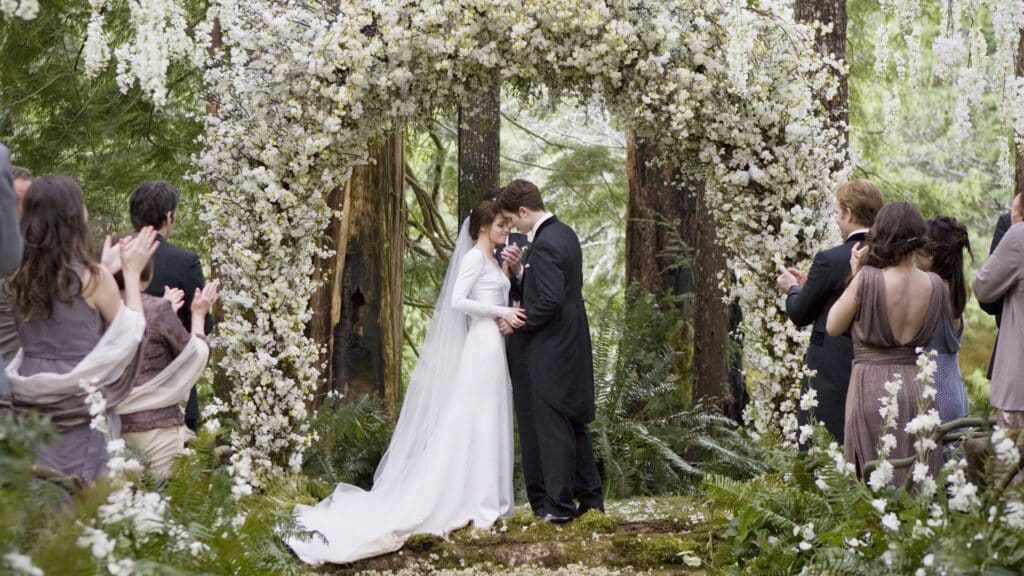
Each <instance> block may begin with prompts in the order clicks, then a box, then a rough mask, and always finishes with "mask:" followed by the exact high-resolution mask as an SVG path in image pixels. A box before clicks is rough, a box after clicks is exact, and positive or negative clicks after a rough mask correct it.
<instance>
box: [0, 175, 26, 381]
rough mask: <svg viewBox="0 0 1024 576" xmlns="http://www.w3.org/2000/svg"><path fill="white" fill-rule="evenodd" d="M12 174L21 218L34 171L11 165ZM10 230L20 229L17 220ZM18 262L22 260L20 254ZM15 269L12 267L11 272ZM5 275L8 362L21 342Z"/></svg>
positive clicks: (2, 339)
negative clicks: (22, 207) (15, 324)
mask: <svg viewBox="0 0 1024 576" xmlns="http://www.w3.org/2000/svg"><path fill="white" fill-rule="evenodd" d="M11 176H12V177H13V179H14V195H15V197H16V198H17V205H18V217H19V218H20V217H21V205H22V203H23V202H24V200H25V192H26V191H28V187H29V186H31V185H32V172H30V171H28V170H26V169H25V168H21V167H19V166H13V167H11ZM10 230H12V231H17V230H18V224H17V222H15V224H14V226H13V227H11V228H10ZM18 262H19V263H20V262H21V258H20V256H19V258H18ZM15 268H17V264H15ZM13 271H14V270H13V269H12V270H11V272H13ZM4 276H5V275H4V274H0V358H3V361H4V362H5V363H7V362H10V361H11V360H13V359H14V354H15V353H17V352H18V348H20V347H21V343H19V342H18V329H17V328H16V327H15V326H14V310H13V309H12V308H11V300H10V298H8V297H7V290H5V289H4ZM0 369H2V365H0ZM0 378H2V376H0Z"/></svg>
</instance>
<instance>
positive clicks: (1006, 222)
mask: <svg viewBox="0 0 1024 576" xmlns="http://www.w3.org/2000/svg"><path fill="white" fill-rule="evenodd" d="M1010 224H1011V218H1010V213H1009V212H1007V213H1005V214H1003V215H1002V216H1000V217H999V220H997V221H996V231H995V233H994V234H993V235H992V246H991V247H990V248H989V249H988V255H989V256H991V255H992V253H993V252H995V251H996V247H998V246H999V243H1000V242H1001V241H1002V240H1003V236H1005V235H1006V231H1007V230H1009V229H1010ZM978 305H979V306H981V309H982V310H984V311H985V312H988V313H989V314H990V315H992V316H995V317H996V340H995V342H993V344H992V358H991V359H989V361H988V373H987V374H986V376H987V377H988V379H989V380H991V379H992V366H993V365H994V364H995V360H996V348H998V347H999V328H1000V327H1001V325H1002V322H1003V299H1002V298H1000V299H998V300H996V301H995V302H981V301H978Z"/></svg>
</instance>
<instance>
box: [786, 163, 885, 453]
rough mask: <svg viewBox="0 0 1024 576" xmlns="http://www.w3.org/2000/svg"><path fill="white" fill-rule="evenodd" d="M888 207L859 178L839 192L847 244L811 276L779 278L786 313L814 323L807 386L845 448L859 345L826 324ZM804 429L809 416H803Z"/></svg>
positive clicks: (817, 263) (822, 255) (827, 254)
mask: <svg viewBox="0 0 1024 576" xmlns="http://www.w3.org/2000/svg"><path fill="white" fill-rule="evenodd" d="M881 209H882V194H881V192H879V190H878V188H877V187H875V185H874V184H871V183H870V182H867V181H865V180H856V181H853V182H848V183H846V184H843V185H842V186H840V187H839V188H838V189H837V190H836V209H835V214H836V222H837V223H838V224H839V230H840V232H842V234H843V238H844V239H845V241H844V242H843V243H842V244H841V245H839V246H836V247H835V248H831V249H829V250H825V251H823V252H819V253H817V254H815V256H814V261H813V263H812V264H811V270H810V272H808V273H807V274H804V273H803V272H801V271H799V270H796V269H794V268H789V269H782V270H780V271H779V272H780V273H779V276H778V278H777V282H778V286H779V290H780V291H781V292H782V293H783V294H787V296H786V314H787V315H788V316H789V319H790V320H791V321H792V322H793V323H794V324H796V325H797V326H799V327H801V328H802V327H804V326H807V325H808V324H811V323H813V324H814V328H812V332H811V344H810V347H809V348H808V349H807V356H806V363H807V367H808V368H810V369H811V370H814V371H815V372H816V374H815V376H814V378H813V380H811V381H810V382H807V381H805V382H804V389H805V390H806V389H807V386H810V387H812V388H814V390H815V391H816V392H817V396H818V407H817V409H815V411H814V415H815V417H817V419H818V420H819V421H820V422H821V423H823V424H824V425H825V428H827V429H828V431H829V432H830V433H831V434H832V436H833V437H835V439H836V441H837V442H839V443H840V444H842V443H843V437H844V435H843V427H844V425H845V415H846V390H847V388H849V386H850V372H851V370H852V365H853V341H852V340H851V338H850V334H849V333H846V334H843V335H842V336H839V337H835V338H833V337H831V336H829V335H828V333H827V332H826V331H825V322H826V320H828V312H829V310H831V309H832V305H833V304H835V303H836V300H838V299H839V297H840V296H841V295H842V294H843V291H844V290H845V289H846V284H847V282H848V281H849V278H850V254H851V253H852V252H853V249H854V247H855V246H856V245H857V244H858V243H860V242H863V241H864V240H865V239H866V238H867V233H868V230H869V229H870V228H871V226H872V224H874V222H875V215H876V214H878V211H879V210H881ZM799 420H800V423H801V425H803V424H805V423H806V422H807V414H806V413H804V412H803V411H801V412H800V413H799Z"/></svg>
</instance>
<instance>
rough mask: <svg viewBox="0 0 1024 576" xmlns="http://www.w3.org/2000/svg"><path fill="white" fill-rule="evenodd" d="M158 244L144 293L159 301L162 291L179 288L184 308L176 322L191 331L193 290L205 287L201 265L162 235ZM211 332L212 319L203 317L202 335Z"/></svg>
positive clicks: (158, 239)
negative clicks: (179, 321) (151, 272)
mask: <svg viewBox="0 0 1024 576" xmlns="http://www.w3.org/2000/svg"><path fill="white" fill-rule="evenodd" d="M157 241H158V242H159V243H160V245H159V246H157V248H156V252H155V253H154V254H153V280H151V281H150V283H149V287H148V288H146V294H149V295H151V296H156V297H157V298H161V297H163V295H164V288H166V287H168V286H170V287H171V288H180V289H181V290H183V291H184V292H185V305H184V306H182V307H181V309H180V310H178V319H179V320H181V323H182V325H184V326H185V329H186V330H190V329H191V328H192V311H191V308H192V298H193V297H195V294H196V289H197V288H202V287H204V286H206V279H205V278H203V264H202V262H200V261H199V256H198V255H196V254H195V253H193V252H189V251H188V250H184V249H182V248H178V247H177V246H175V245H174V244H171V243H170V242H168V241H167V240H166V239H165V238H164V237H163V236H160V235H159V234H158V235H157ZM212 329H213V317H212V316H210V315H207V316H206V333H207V334H209V333H210V330H212Z"/></svg>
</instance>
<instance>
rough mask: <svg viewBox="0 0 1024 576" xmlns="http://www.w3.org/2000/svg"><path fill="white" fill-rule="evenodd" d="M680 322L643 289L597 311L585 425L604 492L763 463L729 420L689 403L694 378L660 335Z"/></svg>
mask: <svg viewBox="0 0 1024 576" xmlns="http://www.w3.org/2000/svg"><path fill="white" fill-rule="evenodd" d="M679 324H680V321H679V319H678V315H677V313H676V311H674V310H673V309H672V308H663V307H661V306H659V305H657V304H656V302H655V301H654V300H653V299H652V298H651V297H648V296H632V297H630V298H629V299H628V301H627V303H623V302H620V301H617V300H613V301H611V302H610V303H609V305H608V306H607V308H606V309H605V310H604V312H603V313H602V314H601V315H600V316H599V320H598V326H600V328H599V329H598V331H597V335H596V337H595V338H594V341H593V347H594V367H595V381H596V383H595V385H596V390H595V392H596V418H595V421H594V422H593V423H592V424H591V432H592V435H593V439H594V447H595V450H596V452H597V455H598V459H599V460H600V463H601V465H602V467H603V471H604V474H603V477H604V482H605V486H604V491H605V493H606V494H608V495H610V496H616V497H627V496H631V495H637V494H666V493H677V492H680V491H684V492H685V491H689V490H692V489H693V488H694V487H695V486H697V485H698V484H699V482H700V479H701V477H702V476H703V475H704V474H705V473H706V472H708V471H712V470H720V471H723V472H724V471H728V472H729V473H733V474H736V475H738V476H741V477H742V476H746V475H749V474H752V473H756V472H758V471H760V470H761V465H760V464H759V463H758V458H757V456H756V453H755V452H754V451H753V445H752V443H751V442H750V441H749V440H748V439H747V438H745V437H744V436H743V435H742V434H740V433H738V432H737V431H736V424H735V422H733V421H732V420H730V419H728V418H726V417H724V416H721V415H719V414H716V413H714V412H712V411H710V410H709V409H706V408H705V407H702V406H698V407H696V408H693V409H687V401H688V398H689V392H688V391H689V389H690V387H691V386H692V382H691V381H690V379H689V376H684V374H686V373H685V372H681V371H680V370H679V369H678V364H677V359H678V355H679V353H677V352H675V351H674V350H673V349H672V347H671V346H669V345H668V344H667V343H666V341H667V339H668V334H669V333H670V332H672V331H675V330H677V329H678V326H679ZM697 462H699V463H697Z"/></svg>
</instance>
